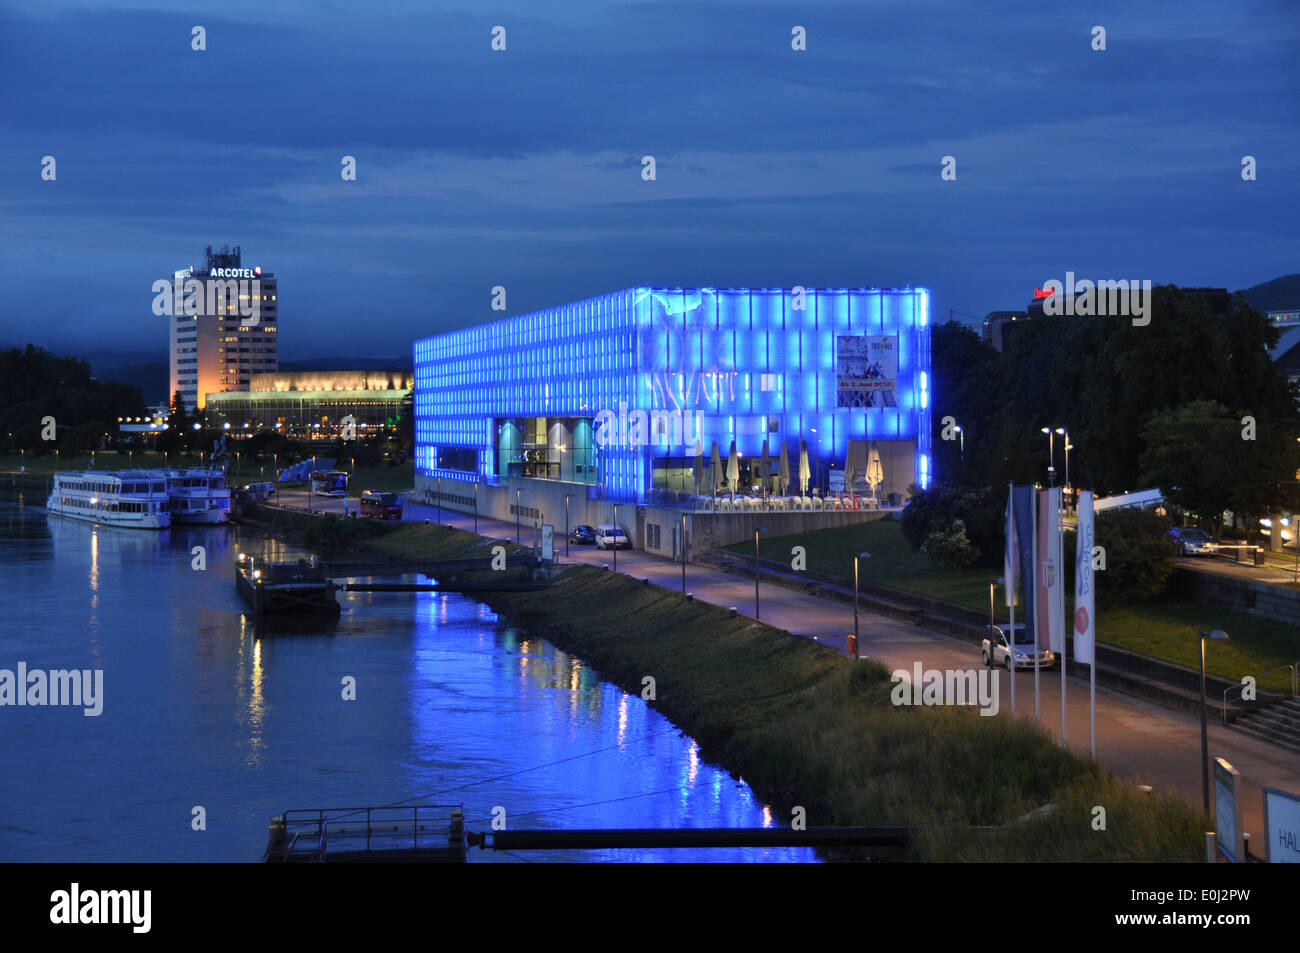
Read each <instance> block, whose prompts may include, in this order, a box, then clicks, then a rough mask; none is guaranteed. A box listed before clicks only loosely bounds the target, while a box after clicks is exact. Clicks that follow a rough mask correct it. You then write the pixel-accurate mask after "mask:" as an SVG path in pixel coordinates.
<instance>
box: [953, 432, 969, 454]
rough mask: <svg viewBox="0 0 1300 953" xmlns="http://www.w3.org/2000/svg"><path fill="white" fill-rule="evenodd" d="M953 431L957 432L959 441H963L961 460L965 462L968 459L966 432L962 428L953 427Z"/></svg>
mask: <svg viewBox="0 0 1300 953" xmlns="http://www.w3.org/2000/svg"><path fill="white" fill-rule="evenodd" d="M952 429H953V430H955V431H957V437H958V439H959V440H960V441H961V458H962V460H963V461H965V459H966V431H964V430H962V429H961V427H960V426H957V427H953V428H952Z"/></svg>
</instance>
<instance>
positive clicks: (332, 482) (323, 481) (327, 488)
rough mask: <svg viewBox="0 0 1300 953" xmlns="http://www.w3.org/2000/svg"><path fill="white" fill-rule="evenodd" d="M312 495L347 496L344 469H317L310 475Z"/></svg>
mask: <svg viewBox="0 0 1300 953" xmlns="http://www.w3.org/2000/svg"><path fill="white" fill-rule="evenodd" d="M311 492H312V495H313V496H347V495H348V474H347V472H346V471H345V470H317V471H316V472H315V473H313V474H312V475H311Z"/></svg>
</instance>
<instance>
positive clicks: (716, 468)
mask: <svg viewBox="0 0 1300 953" xmlns="http://www.w3.org/2000/svg"><path fill="white" fill-rule="evenodd" d="M709 469H710V471H711V476H712V479H711V481H710V482H711V483H712V489H711V490H710V491H709V492H710V493H712V494H713V499H714V501H715V502H716V500H717V498H718V487H719V486H720V485H721V484H722V458H721V457H720V456H718V441H716V440H715V441H713V462H712V464H711V465H710V468H709Z"/></svg>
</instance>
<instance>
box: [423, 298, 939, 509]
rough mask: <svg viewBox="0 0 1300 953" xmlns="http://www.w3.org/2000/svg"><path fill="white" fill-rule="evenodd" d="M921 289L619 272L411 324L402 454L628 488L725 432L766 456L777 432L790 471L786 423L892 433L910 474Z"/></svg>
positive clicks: (675, 470)
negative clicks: (408, 436) (447, 322)
mask: <svg viewBox="0 0 1300 953" xmlns="http://www.w3.org/2000/svg"><path fill="white" fill-rule="evenodd" d="M929 299H930V296H929V292H928V291H926V290H925V289H919V288H918V289H910V288H909V289H906V290H879V289H809V290H806V291H804V290H784V289H766V288H765V289H745V288H741V289H726V290H717V289H712V288H700V289H682V288H632V289H628V290H626V291H619V292H616V293H614V294H609V295H603V296H601V297H598V298H591V299H588V300H586V301H579V302H576V303H573V304H567V305H564V306H562V307H558V308H551V309H548V310H546V311H539V312H535V313H533V314H526V315H521V316H519V317H514V318H506V319H503V320H500V321H494V322H491V323H489V324H484V325H480V326H478V327H473V328H465V329H463V330H460V331H453V332H450V333H447V334H440V335H437V336H435V337H429V338H424V339H422V340H419V341H417V342H416V344H415V352H414V362H415V398H414V403H415V421H416V423H415V437H416V467H417V471H418V472H419V473H422V474H424V475H426V476H439V477H443V478H445V479H450V480H458V479H459V480H475V479H477V480H484V481H489V482H495V481H499V480H500V479H502V478H504V477H508V476H531V477H535V478H550V479H564V480H572V481H574V482H580V483H588V484H590V485H591V487H592V489H593V492H594V493H598V494H599V495H601V496H604V497H606V498H610V499H618V500H627V501H630V502H642V501H645V500H646V499H647V496H648V494H649V493H650V492H651V491H652V490H653V489H655V488H656V486H659V487H665V486H667V487H669V488H671V487H672V484H671V480H670V479H669V478H668V477H667V476H666V475H667V474H670V473H672V474H681V473H682V472H684V471H685V470H688V469H691V468H693V464H694V461H695V459H696V457H697V455H698V454H702V455H703V457H704V464H705V466H707V465H708V463H709V461H710V459H711V456H712V445H713V444H714V443H715V442H716V443H717V446H718V450H719V453H720V454H721V456H722V458H723V459H724V461H725V459H726V457H727V455H728V453H729V451H730V448H731V443H732V441H733V440H734V441H735V442H736V446H737V450H738V452H739V453H740V454H741V455H742V456H743V457H746V458H751V457H755V456H757V455H759V454H760V453H761V452H762V444H763V440H764V439H765V438H766V439H767V440H768V442H769V453H771V454H772V455H773V457H775V456H776V455H777V454H778V453H779V451H780V446H781V442H784V443H785V446H786V453H787V454H788V456H789V461H790V466H791V471H792V473H793V472H794V471H795V470H796V469H797V465H798V460H799V446H800V439H803V440H806V441H807V442H808V446H809V454H810V457H812V456H816V457H817V458H818V459H820V460H822V461H834V460H839V461H842V460H843V459H844V458H845V455H846V453H847V452H848V450H849V442H850V441H855V442H873V441H874V442H891V443H900V442H906V443H907V444H908V445H909V454H910V459H911V460H912V461H914V472H913V475H912V476H913V479H914V481H915V482H917V483H919V484H921V485H923V486H924V485H926V484H928V482H929V476H930V470H931V468H930V446H929V441H930V409H929V408H930V395H929V378H930V326H929V325H930V322H929V307H930V305H929ZM467 452H469V453H472V455H473V457H474V458H476V465H475V466H474V468H473V470H472V471H471V470H470V469H469V468H468V467H467V466H465V463H464V461H465V460H466V458H467ZM450 459H455V460H456V461H458V463H457V465H456V466H454V467H453V466H449V465H448V460H450ZM774 469H775V468H774ZM656 473H658V475H659V476H658V478H656Z"/></svg>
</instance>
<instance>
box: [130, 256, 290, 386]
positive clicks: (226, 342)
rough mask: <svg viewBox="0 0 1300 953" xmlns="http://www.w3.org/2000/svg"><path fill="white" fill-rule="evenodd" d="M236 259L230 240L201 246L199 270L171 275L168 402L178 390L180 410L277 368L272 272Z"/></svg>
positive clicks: (189, 268)
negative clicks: (226, 244)
mask: <svg viewBox="0 0 1300 953" xmlns="http://www.w3.org/2000/svg"><path fill="white" fill-rule="evenodd" d="M240 259H241V256H240V250H239V247H238V246H236V247H235V248H234V249H233V250H231V249H230V248H229V247H223V248H222V249H221V251H219V252H214V251H213V250H212V246H211V245H209V246H208V247H207V251H206V255H205V258H204V264H203V267H202V268H201V269H199V268H195V267H194V266H193V265H191V266H189V267H188V268H186V269H181V270H179V271H177V272H175V274H174V275H173V276H172V280H171V282H170V284H171V285H172V286H173V287H174V288H175V294H174V295H169V298H171V299H172V300H174V302H175V306H173V307H169V308H168V311H169V312H170V314H169V315H168V318H167V321H168V352H169V354H170V356H171V376H170V379H169V383H168V389H167V400H168V402H169V403H170V401H171V398H172V395H173V394H175V393H176V392H177V391H180V394H181V399H182V400H183V401H184V403H185V408H186V410H189V411H194V410H202V409H203V408H204V406H205V405H206V403H207V395H208V394H210V393H221V392H224V391H246V390H248V389H249V387H250V384H251V380H252V375H253V374H255V373H256V374H261V373H269V372H273V371H277V370H279V367H280V363H279V328H278V320H277V311H278V309H277V292H276V280H275V276H274V275H273V274H271V273H270V272H268V271H265V270H263V269H262V268H261V267H253V268H245V267H243V264H242V262H241V260H240ZM253 298H256V299H257V300H252V299H253ZM155 307H156V306H155ZM250 315H251V316H250Z"/></svg>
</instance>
